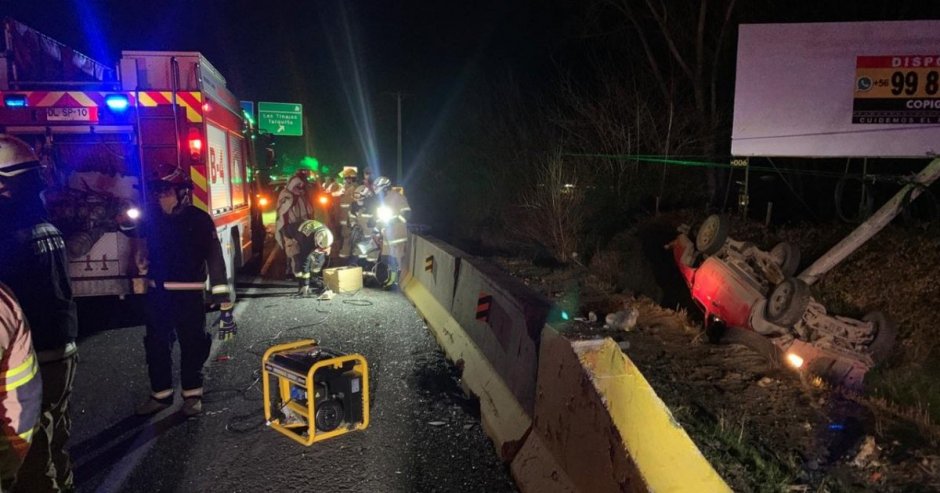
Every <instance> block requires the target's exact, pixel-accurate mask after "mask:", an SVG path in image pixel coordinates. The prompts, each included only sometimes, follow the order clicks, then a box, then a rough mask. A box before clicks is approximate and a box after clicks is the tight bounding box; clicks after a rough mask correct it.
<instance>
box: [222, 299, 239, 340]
mask: <svg viewBox="0 0 940 493" xmlns="http://www.w3.org/2000/svg"><path fill="white" fill-rule="evenodd" d="M234 309H235V304H234V303H222V305H221V306H220V307H219V340H220V341H227V340H229V339H232V338H233V337H235V334H237V333H238V325H236V324H235V314H234V313H233V311H234Z"/></svg>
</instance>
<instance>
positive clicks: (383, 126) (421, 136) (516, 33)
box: [0, 0, 554, 174]
mask: <svg viewBox="0 0 940 493" xmlns="http://www.w3.org/2000/svg"><path fill="white" fill-rule="evenodd" d="M0 5H2V6H3V10H4V12H3V13H4V14H5V15H11V16H13V17H14V18H16V19H17V20H20V21H21V22H24V23H26V24H27V25H29V26H31V27H33V28H35V29H37V30H39V31H40V32H43V33H45V34H47V35H49V36H51V37H53V38H55V39H57V40H59V41H61V42H63V43H65V44H67V45H69V46H71V47H73V48H75V49H77V50H79V51H82V52H84V53H86V54H88V55H89V56H91V57H92V58H95V59H97V60H99V61H101V62H104V63H107V64H110V65H113V64H115V63H116V62H117V60H118V58H119V56H120V51H121V50H125V49H126V50H169V51H200V52H202V53H203V54H205V55H206V57H207V58H208V59H209V60H210V61H211V62H212V63H213V64H214V65H215V66H216V67H217V68H218V69H219V70H220V71H221V72H222V74H223V75H224V76H225V77H226V79H227V81H228V85H229V88H230V89H231V90H232V92H233V93H234V94H235V95H236V96H237V97H239V98H240V99H243V100H254V101H284V102H301V103H303V104H304V109H305V113H306V114H307V116H308V118H309V122H310V125H311V127H312V130H313V132H312V134H313V138H312V146H313V154H314V155H315V156H316V157H318V158H319V159H320V160H321V161H322V162H324V163H333V164H358V165H364V164H366V161H368V160H369V159H368V158H367V155H368V154H369V152H368V150H367V146H364V145H362V143H363V142H366V141H367V140H368V139H367V138H360V135H368V132H361V131H359V130H357V125H356V121H357V120H358V121H360V122H368V123H371V125H372V128H373V130H372V131H373V132H374V140H375V141H376V152H375V153H374V155H375V156H377V157H376V160H377V161H378V162H379V166H380V167H381V169H382V171H383V172H385V173H388V174H392V173H394V167H395V148H396V114H395V112H396V107H395V99H394V97H393V96H392V95H391V93H394V92H396V91H402V92H403V93H404V94H405V99H404V103H403V107H404V112H403V115H404V116H403V127H404V155H405V157H404V161H405V168H406V169H407V168H408V167H409V164H408V163H409V160H410V159H411V158H412V157H413V156H414V155H415V154H416V153H418V152H419V150H420V148H422V147H423V146H425V145H427V144H428V142H427V140H428V139H433V138H434V135H435V128H437V129H438V130H439V128H440V126H441V125H442V124H446V121H447V119H449V118H455V117H456V116H455V115H454V114H453V111H452V109H453V108H454V107H455V105H454V101H456V100H458V99H459V98H460V97H461V95H462V91H463V90H464V88H465V86H466V84H465V82H466V80H467V79H468V78H470V77H473V75H474V74H475V73H478V72H479V71H480V70H482V69H483V68H484V67H485V66H487V65H493V64H497V65H498V64H509V65H519V64H521V65H526V64H527V63H532V62H531V61H532V60H535V59H538V56H536V55H537V53H539V52H541V51H542V50H543V49H544V48H545V47H546V46H548V45H549V44H550V43H551V39H552V36H553V34H552V29H551V26H552V23H553V20H552V18H551V15H554V14H551V15H550V14H546V13H545V12H546V10H545V9H543V8H533V7H537V6H543V5H544V4H543V3H542V2H526V1H522V2H518V1H517V2H507V1H499V0H482V1H474V2H438V1H421V2H418V1H406V0H375V1H356V2H342V1H339V0H326V1H318V0H308V1H284V0H265V1H258V0H236V1H224V2H223V1H198V0H197V1H192V0H189V1H185V0H183V1H181V0H169V1H153V2H135V1H127V0H42V1H36V0H6V1H3V2H2V3H0ZM533 69H534V70H538V68H537V67H534V68H533ZM357 73H358V78H359V80H360V83H359V84H357V83H356V74H357ZM360 88H361V90H360ZM360 92H361V94H362V97H361V98H360V96H359V94H360ZM358 101H364V102H365V103H366V105H365V107H366V108H368V109H369V113H363V111H362V108H363V106H362V105H360V104H359V103H358ZM351 102H352V103H351ZM448 110H451V111H448ZM359 127H361V128H366V127H365V126H362V125H360V126H359ZM278 147H279V150H280V151H279V152H281V153H282V154H287V155H289V156H291V157H297V158H299V157H300V156H301V155H302V153H303V150H304V142H303V139H302V138H296V137H295V138H280V139H279V142H278Z"/></svg>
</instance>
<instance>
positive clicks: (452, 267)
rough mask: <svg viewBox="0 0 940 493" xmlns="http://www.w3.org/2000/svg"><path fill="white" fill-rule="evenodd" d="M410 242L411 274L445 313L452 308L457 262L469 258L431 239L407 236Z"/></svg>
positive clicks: (458, 266) (458, 265)
mask: <svg viewBox="0 0 940 493" xmlns="http://www.w3.org/2000/svg"><path fill="white" fill-rule="evenodd" d="M409 236H410V238H411V239H412V243H411V246H412V251H413V252H414V254H413V255H412V256H411V257H412V260H411V265H410V267H411V272H412V275H413V276H414V277H415V279H416V280H417V281H418V282H420V283H421V285H422V286H424V287H425V288H427V289H428V291H430V292H431V294H432V295H434V299H436V300H437V301H438V303H440V304H441V306H443V307H444V308H446V309H447V311H450V310H451V308H452V307H453V304H454V286H455V285H456V283H457V272H458V269H459V268H460V259H461V258H462V257H467V256H468V255H467V254H466V253H464V252H462V251H460V250H458V249H456V248H454V247H452V246H450V245H448V244H446V243H443V242H441V241H438V240H436V239H434V238H429V237H424V236H418V235H409Z"/></svg>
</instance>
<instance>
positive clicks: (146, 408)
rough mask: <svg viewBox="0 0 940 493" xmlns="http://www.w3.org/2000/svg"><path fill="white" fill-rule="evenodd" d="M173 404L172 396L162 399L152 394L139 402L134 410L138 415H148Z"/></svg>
mask: <svg viewBox="0 0 940 493" xmlns="http://www.w3.org/2000/svg"><path fill="white" fill-rule="evenodd" d="M172 405H173V396H172V395H171V396H169V397H164V398H162V399H157V398H156V397H154V396H152V395H151V396H149V397H147V400H145V401H144V402H141V403H140V404H139V405H138V406H137V409H135V410H134V412H135V413H136V414H137V415H138V416H150V415H151V414H157V413H158V412H160V411H162V410H164V409H166V408H168V407H170V406H172Z"/></svg>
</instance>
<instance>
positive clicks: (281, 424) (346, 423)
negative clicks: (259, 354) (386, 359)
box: [261, 339, 369, 446]
mask: <svg viewBox="0 0 940 493" xmlns="http://www.w3.org/2000/svg"><path fill="white" fill-rule="evenodd" d="M261 371H262V376H261V381H262V385H263V391H264V418H265V420H266V421H267V423H268V425H269V426H270V427H271V428H274V429H275V430H277V431H279V432H281V433H283V434H284V435H287V436H288V437H290V438H291V439H293V440H295V441H297V442H298V443H301V444H303V445H307V446H310V445H312V444H313V443H315V442H319V441H321V440H326V439H328V438H333V437H336V436H339V435H342V434H345V433H349V432H350V431H356V430H364V429H365V428H366V427H368V426H369V368H368V364H367V363H366V359H365V358H364V357H362V356H361V355H358V354H345V353H340V352H337V351H332V350H329V349H326V348H322V347H320V345H319V343H318V342H317V341H316V340H314V339H303V340H300V341H296V342H291V343H287V344H278V345H276V346H272V347H270V348H269V349H268V350H267V351H265V353H264V358H262V360H261ZM272 376H273V377H275V378H277V392H276V395H275V398H274V399H273V400H272V398H271V377H272Z"/></svg>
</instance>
